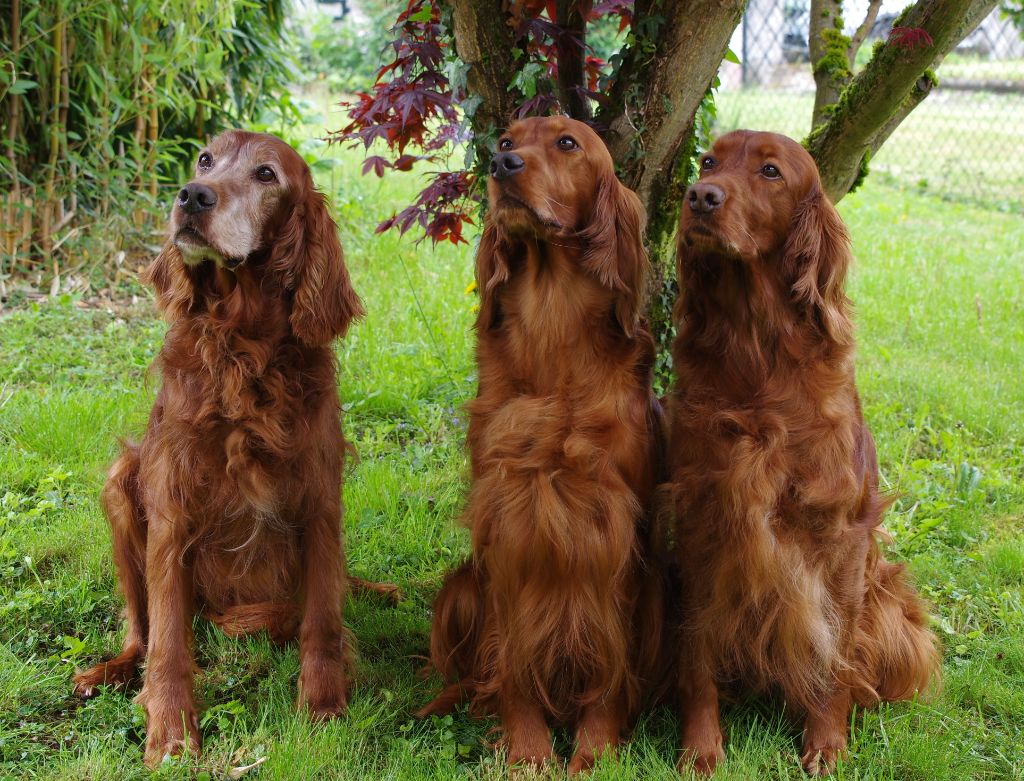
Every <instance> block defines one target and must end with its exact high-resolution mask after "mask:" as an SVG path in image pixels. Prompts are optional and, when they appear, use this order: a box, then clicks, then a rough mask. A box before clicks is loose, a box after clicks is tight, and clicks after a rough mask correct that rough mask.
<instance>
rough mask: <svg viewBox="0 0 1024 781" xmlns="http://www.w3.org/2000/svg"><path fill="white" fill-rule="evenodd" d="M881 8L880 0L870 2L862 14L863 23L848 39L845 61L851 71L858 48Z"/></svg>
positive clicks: (873, 24)
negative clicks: (848, 46)
mask: <svg viewBox="0 0 1024 781" xmlns="http://www.w3.org/2000/svg"><path fill="white" fill-rule="evenodd" d="M881 7H882V0H871V2H870V3H869V4H868V11H867V13H866V14H864V21H863V22H861V23H860V27H858V28H857V32H855V33H854V34H853V38H851V39H850V48H849V49H848V50H847V53H846V59H847V60H849V61H850V68H851V69H852V68H853V63H854V61H855V60H856V59H857V52H859V51H860V47H861V45H862V44H863V43H864V41H865V40H866V39H867V37H868V33H870V32H871V28H872V27H874V26H875V20H876V19H877V18H878V9H879V8H881Z"/></svg>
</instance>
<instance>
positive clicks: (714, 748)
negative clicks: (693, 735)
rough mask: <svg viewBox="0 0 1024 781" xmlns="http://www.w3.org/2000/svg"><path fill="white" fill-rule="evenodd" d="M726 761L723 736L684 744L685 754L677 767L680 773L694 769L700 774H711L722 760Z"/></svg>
mask: <svg viewBox="0 0 1024 781" xmlns="http://www.w3.org/2000/svg"><path fill="white" fill-rule="evenodd" d="M724 761H725V749H724V748H723V747H722V737H721V733H719V735H718V738H717V740H710V741H704V742H703V743H702V744H700V745H698V744H696V743H693V744H684V748H683V755H682V757H681V758H680V759H679V764H678V765H677V769H678V770H679V772H680V773H685V772H686V771H687V770H693V772H694V773H696V774H697V775H699V776H710V775H711V774H712V773H714V772H715V768H716V767H718V765H719V763H720V762H724Z"/></svg>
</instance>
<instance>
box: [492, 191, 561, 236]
mask: <svg viewBox="0 0 1024 781" xmlns="http://www.w3.org/2000/svg"><path fill="white" fill-rule="evenodd" d="M494 217H495V219H496V220H498V221H499V222H501V223H502V225H503V226H505V228H506V229H511V230H515V229H517V228H519V229H526V228H530V229H533V230H534V231H536V230H537V229H540V230H543V231H551V232H553V233H561V232H562V231H563V230H564V226H563V225H562V224H561V223H560V222H559V221H558V220H556V219H555V218H554V217H553V216H550V215H547V214H541V213H540V212H539V211H538V210H537V209H536V208H535V207H534V206H533V205H531V204H529V203H527V202H526V201H524V200H523V199H521V198H517V197H516V196H515V195H512V194H510V193H507V192H503V193H502V194H501V197H499V198H498V199H497V202H496V203H495V204H494Z"/></svg>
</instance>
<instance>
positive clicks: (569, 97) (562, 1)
mask: <svg viewBox="0 0 1024 781" xmlns="http://www.w3.org/2000/svg"><path fill="white" fill-rule="evenodd" d="M590 7H591V3H589V2H586V3H585V5H584V4H583V3H581V0H558V11H557V16H558V20H557V21H558V25H559V26H560V27H561V28H562V30H563V35H562V36H561V37H559V39H558V40H557V41H556V42H555V47H556V50H557V52H558V101H559V103H561V104H562V107H563V108H564V109H565V111H566V112H567V113H568V114H569V116H570V117H572V118H573V119H579V120H581V121H583V122H586V121H587V120H589V119H590V102H589V101H588V100H587V99H586V97H584V95H583V94H582V92H581V90H582V88H583V86H584V85H585V71H584V63H585V59H586V58H585V53H586V40H587V38H586V35H587V22H586V14H588V13H589V12H590Z"/></svg>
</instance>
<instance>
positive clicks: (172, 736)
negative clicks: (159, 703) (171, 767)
mask: <svg viewBox="0 0 1024 781" xmlns="http://www.w3.org/2000/svg"><path fill="white" fill-rule="evenodd" d="M147 711H148V718H147V726H146V754H145V763H146V766H147V767H149V768H150V769H151V770H155V769H156V768H157V767H158V766H159V765H160V763H161V762H163V760H164V757H166V756H172V757H175V756H181V755H183V754H191V755H193V756H194V755H196V754H198V753H199V747H200V745H201V741H200V737H199V720H198V718H197V716H196V712H195V709H194V708H193V707H192V706H191V705H189V706H187V707H186V708H170V707H167V708H159V709H153V708H147Z"/></svg>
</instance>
